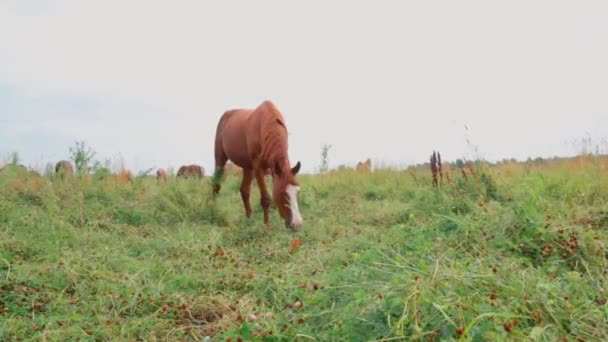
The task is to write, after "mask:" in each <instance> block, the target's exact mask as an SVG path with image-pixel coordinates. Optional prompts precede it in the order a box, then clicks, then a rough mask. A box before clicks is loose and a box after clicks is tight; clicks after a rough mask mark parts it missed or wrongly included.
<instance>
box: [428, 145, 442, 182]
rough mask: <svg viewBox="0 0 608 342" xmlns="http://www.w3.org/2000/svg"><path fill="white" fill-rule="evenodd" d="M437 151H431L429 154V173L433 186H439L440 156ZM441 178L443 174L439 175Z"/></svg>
mask: <svg viewBox="0 0 608 342" xmlns="http://www.w3.org/2000/svg"><path fill="white" fill-rule="evenodd" d="M438 155H439V153H438V152H435V151H433V154H432V155H431V175H432V176H433V187H435V188H436V187H438V186H439V181H438V176H439V173H440V170H441V156H439V157H438ZM441 178H442V179H443V176H441Z"/></svg>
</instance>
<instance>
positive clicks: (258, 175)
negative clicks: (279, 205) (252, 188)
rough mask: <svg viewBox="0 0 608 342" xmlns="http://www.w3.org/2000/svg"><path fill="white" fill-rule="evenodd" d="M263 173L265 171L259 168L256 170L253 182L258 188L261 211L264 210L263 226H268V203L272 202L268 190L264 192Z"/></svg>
mask: <svg viewBox="0 0 608 342" xmlns="http://www.w3.org/2000/svg"><path fill="white" fill-rule="evenodd" d="M264 172H265V170H263V169H261V168H256V169H255V180H256V182H257V183H258V187H259V188H260V202H261V204H262V209H263V210H264V224H265V225H267V226H268V225H270V220H269V218H268V208H270V203H271V202H272V200H271V199H270V194H268V190H266V182H265V181H264Z"/></svg>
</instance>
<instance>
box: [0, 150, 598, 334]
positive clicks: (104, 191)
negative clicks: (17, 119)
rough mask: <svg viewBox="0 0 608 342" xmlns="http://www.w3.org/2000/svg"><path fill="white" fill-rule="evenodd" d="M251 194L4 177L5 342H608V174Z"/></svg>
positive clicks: (546, 169) (194, 186)
mask: <svg viewBox="0 0 608 342" xmlns="http://www.w3.org/2000/svg"><path fill="white" fill-rule="evenodd" d="M298 179H299V181H300V183H301V188H302V190H301V192H300V195H299V202H300V209H301V211H302V215H303V218H304V226H303V227H302V228H301V229H300V230H297V231H292V230H290V229H287V228H285V227H284V225H283V222H282V221H281V220H280V219H279V216H278V213H277V212H276V209H274V208H273V209H272V212H271V225H270V226H269V227H266V226H264V225H263V224H262V211H261V208H260V205H259V192H258V191H257V186H255V183H254V187H253V188H252V204H253V208H254V213H253V216H252V217H251V218H250V219H247V218H245V216H244V210H243V206H242V202H241V198H240V194H239V190H238V189H239V186H240V179H239V177H236V176H229V177H228V178H227V179H226V180H225V181H224V183H223V188H222V191H221V192H220V195H219V196H218V197H217V198H215V199H213V198H212V196H211V184H210V179H209V178H208V177H207V178H205V179H203V180H178V179H175V178H174V177H171V178H170V179H169V181H168V182H167V183H166V184H165V183H157V182H156V180H155V179H154V178H153V177H146V176H139V177H135V178H134V179H133V180H132V181H131V182H126V183H124V182H118V181H117V180H116V179H113V178H111V177H95V176H93V177H92V178H91V179H86V178H80V177H73V178H69V179H65V180H61V179H59V178H56V177H53V176H50V175H47V176H37V175H30V174H26V173H25V172H23V170H20V169H16V168H15V169H8V170H5V171H4V173H3V174H2V175H1V176H0V340H2V341H13V340H15V341H22V340H23V341H31V340H33V341H66V340H79V341H87V340H91V341H99V340H104V341H106V340H107V341H115V340H121V341H129V340H134V341H140V340H142V341H174V340H178V341H189V340H192V341H200V340H212V341H228V340H230V341H296V340H297V341H398V340H422V341H434V340H442V341H459V340H462V341H503V340H504V341H523V340H530V341H599V340H606V339H607V336H608V323H606V322H608V304H607V299H608V293H606V286H607V285H608V284H607V282H606V277H607V275H608V249H607V248H608V160H607V159H606V158H603V157H598V156H590V155H581V156H579V157H576V158H569V159H566V158H564V159H556V160H551V161H545V162H542V163H536V164H534V163H521V162H519V163H518V162H512V163H506V164H502V165H488V164H486V163H474V164H472V166H471V168H464V169H462V170H460V169H458V168H452V172H451V174H450V180H449V181H448V180H447V178H446V179H444V182H443V184H441V186H439V187H433V186H432V181H431V174H430V171H429V170H428V169H426V168H423V167H421V168H412V169H410V170H391V169H376V170H374V171H373V172H356V171H354V170H340V171H329V172H326V173H324V174H315V175H301V176H299V177H298Z"/></svg>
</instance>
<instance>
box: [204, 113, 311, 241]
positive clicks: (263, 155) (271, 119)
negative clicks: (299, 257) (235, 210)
mask: <svg viewBox="0 0 608 342" xmlns="http://www.w3.org/2000/svg"><path fill="white" fill-rule="evenodd" d="M228 160H231V161H232V162H233V163H234V164H235V165H237V166H239V167H241V168H242V169H243V180H242V182H241V198H242V199H243V205H244V206H245V215H246V216H247V217H250V216H251V204H250V203H249V195H250V191H251V182H252V181H253V178H254V177H255V179H256V181H257V184H258V187H259V189H260V195H261V196H260V197H261V204H262V209H263V211H264V224H266V225H269V224H270V221H269V217H268V208H269V207H270V204H271V202H272V200H271V198H270V195H269V193H268V191H267V190H266V182H265V180H264V175H265V174H267V173H268V172H270V174H271V176H272V182H273V187H272V188H273V191H272V192H273V193H272V199H274V203H275V204H276V206H277V209H278V211H279V215H280V216H281V218H282V219H283V220H284V221H285V225H286V226H287V227H289V228H292V229H296V228H299V227H300V226H302V215H301V214H300V211H299V209H298V200H297V194H298V191H300V186H299V184H298V182H297V180H296V177H295V176H296V174H297V173H298V171H299V170H300V166H301V165H300V162H298V163H297V164H296V165H295V166H294V167H293V168H292V167H291V165H290V163H289V158H288V156H287V125H286V124H285V119H284V118H283V115H282V114H281V112H280V111H279V109H278V108H277V107H276V106H275V105H274V103H272V102H270V101H264V102H263V103H262V104H260V105H259V106H258V107H257V108H255V109H232V110H229V111H226V112H225V113H224V114H223V115H222V116H221V118H220V120H219V123H218V125H217V131H216V135H215V172H214V176H213V184H214V185H213V193H214V194H218V193H219V191H220V187H221V181H222V176H223V173H224V166H225V165H226V163H227V162H228Z"/></svg>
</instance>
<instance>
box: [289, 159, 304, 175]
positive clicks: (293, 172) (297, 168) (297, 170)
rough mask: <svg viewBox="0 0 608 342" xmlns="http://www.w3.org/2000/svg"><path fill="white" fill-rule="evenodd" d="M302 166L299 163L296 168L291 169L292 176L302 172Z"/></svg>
mask: <svg viewBox="0 0 608 342" xmlns="http://www.w3.org/2000/svg"><path fill="white" fill-rule="evenodd" d="M300 166H302V164H300V162H299V161H298V163H297V164H296V166H294V167H293V168H291V174H292V175H294V176H295V175H296V174H297V173H298V172H299V171H300Z"/></svg>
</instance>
